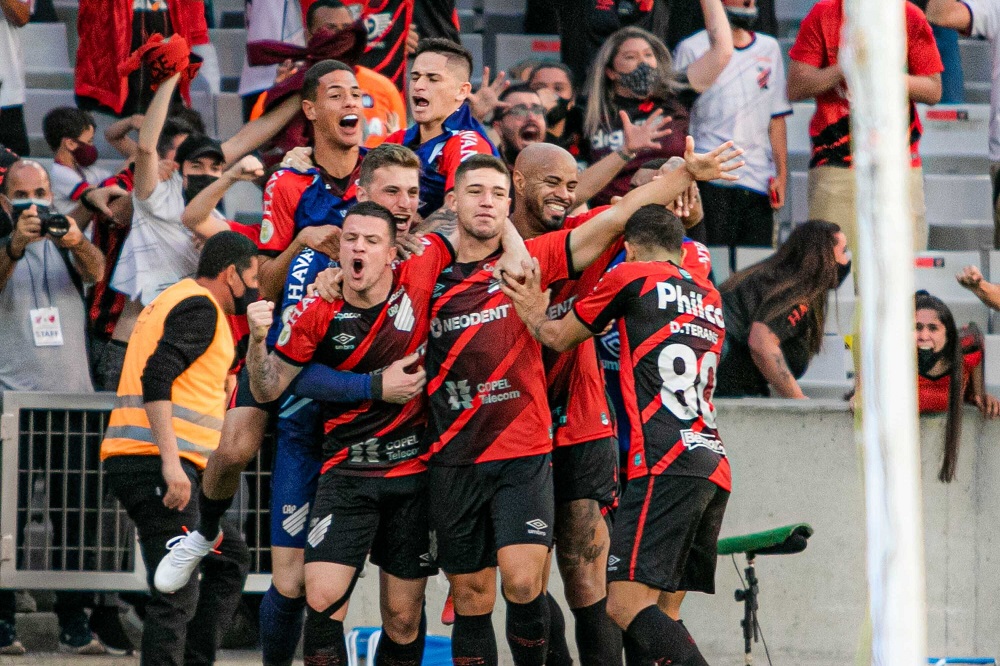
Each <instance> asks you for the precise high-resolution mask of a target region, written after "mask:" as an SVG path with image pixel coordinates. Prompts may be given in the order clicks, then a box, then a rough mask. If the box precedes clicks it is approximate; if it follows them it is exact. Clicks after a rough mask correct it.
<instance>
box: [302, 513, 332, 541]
mask: <svg viewBox="0 0 1000 666" xmlns="http://www.w3.org/2000/svg"><path fill="white" fill-rule="evenodd" d="M332 522H333V514H328V515H327V516H326V517H325V518H323V519H321V520H319V519H316V518H313V520H312V521H311V529H310V530H309V536H308V537H307V538H306V541H308V542H309V545H310V546H312V547H313V548H315V547H316V546H318V545H320V544H321V543H323V539H325V538H326V533H327V532H328V531H329V529H330V523H332Z"/></svg>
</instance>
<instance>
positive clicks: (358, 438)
mask: <svg viewBox="0 0 1000 666" xmlns="http://www.w3.org/2000/svg"><path fill="white" fill-rule="evenodd" d="M395 233H396V224H395V219H394V218H393V216H392V214H391V213H390V212H389V211H388V210H387V209H385V208H383V207H382V206H379V205H378V204H375V203H371V202H363V203H360V204H358V205H357V206H356V207H355V208H353V209H352V211H351V212H350V213H348V216H347V218H346V219H345V221H344V233H343V235H342V237H341V248H340V250H341V256H342V262H343V264H344V270H343V276H344V285H343V296H344V298H343V299H341V300H336V301H334V302H327V301H325V300H322V299H319V298H307V299H305V300H304V301H302V303H301V304H300V305H299V307H298V308H297V309H296V311H295V312H294V314H293V315H292V316H291V317H290V318H289V319H288V321H287V322H286V324H285V326H284V327H283V329H282V331H281V334H280V335H279V337H278V341H277V345H276V347H275V351H274V353H273V354H268V353H267V345H266V335H267V330H268V328H269V326H270V323H271V316H272V311H273V305H272V304H270V303H267V302H263V301H262V302H259V303H257V304H254V305H253V306H252V307H251V308H250V309H249V310H248V317H249V318H250V321H251V328H252V336H253V339H252V343H251V347H250V353H249V358H248V368H249V370H250V383H251V388H252V390H253V392H254V395H255V397H256V398H257V399H258V400H259V401H261V402H268V401H270V400H273V399H275V398H276V397H277V396H278V395H280V394H281V392H282V391H284V390H285V389H286V388H287V387H288V386H289V384H290V383H291V382H292V380H293V379H294V378H295V376H297V375H298V373H299V371H300V369H301V367H302V366H303V365H305V364H306V363H308V362H310V361H316V362H318V363H322V364H324V365H326V366H328V367H331V368H334V369H337V370H342V371H352V372H356V373H369V374H371V375H372V376H373V380H374V381H373V384H374V388H373V393H374V394H376V396H377V398H378V399H372V400H364V401H360V402H355V403H340V404H338V403H326V404H324V406H323V418H324V420H325V427H324V431H325V438H324V442H323V449H324V456H325V457H326V459H327V460H326V463H325V465H324V466H323V475H322V476H321V478H320V482H319V486H318V488H317V491H316V499H315V501H314V503H313V508H312V512H311V519H310V523H309V525H310V532H309V535H308V538H307V545H306V553H305V561H306V567H305V578H306V597H307V601H308V605H309V609H308V617H307V621H306V634H305V657H306V660H307V661H308V660H310V659H311V658H314V657H318V656H342V657H343V659H344V661H343V662H335V663H346V645H345V644H344V639H343V625H342V622H343V619H344V617H345V616H346V613H347V602H348V599H349V597H350V594H351V590H352V589H353V586H354V583H355V581H356V579H357V575H358V573H359V572H360V570H361V568H362V567H363V565H364V561H365V558H366V557H367V556H368V554H369V552H371V555H372V561H373V562H374V563H376V564H377V565H379V566H380V567H381V568H382V584H383V586H384V587H383V596H382V598H383V599H384V600H385V603H386V605H385V606H384V607H383V618H384V620H385V627H384V629H385V634H384V637H383V640H385V641H386V642H385V644H384V646H383V645H381V644H380V648H379V651H380V654H381V655H383V657H385V658H386V659H389V658H390V657H393V658H398V659H399V662H396V661H391V663H407V662H408V661H409V660H410V659H412V658H413V657H414V655H415V657H416V661H419V657H420V655H421V654H422V643H423V636H422V634H421V632H420V631H419V628H420V626H421V614H422V609H423V595H424V584H425V582H426V576H427V575H428V574H429V573H433V568H432V560H431V557H430V554H429V553H430V544H429V540H428V539H429V534H428V527H427V510H426V501H427V495H426V493H425V492H424V485H425V476H426V475H424V474H423V472H424V471H425V469H426V455H425V453H426V448H427V444H426V442H425V441H423V437H422V435H423V430H424V425H425V422H426V412H425V409H424V405H425V399H424V396H423V391H422V389H423V386H424V372H423V370H422V369H418V370H416V371H415V372H406V371H404V368H407V367H409V366H412V365H415V364H416V363H417V362H418V357H419V356H418V355H419V352H420V351H421V350H422V348H423V347H424V344H425V341H426V338H427V329H428V315H427V310H428V307H429V302H430V298H431V294H432V292H433V289H434V280H435V276H436V275H437V274H438V273H439V272H440V271H441V270H442V268H444V267H445V266H447V265H448V264H450V263H451V261H452V260H453V253H452V251H451V249H450V246H449V244H448V243H447V242H446V241H445V240H443V239H442V238H440V237H438V236H429V237H427V238H426V239H425V240H424V243H425V245H426V247H425V250H424V252H423V253H422V254H421V255H419V256H414V257H412V258H410V259H409V260H407V261H405V262H402V263H400V264H399V265H398V266H397V268H396V269H395V270H393V269H392V265H393V263H394V260H395V256H396V250H395V245H394V243H395ZM373 397H375V396H373ZM386 639H388V640H386ZM411 653H413V654H411Z"/></svg>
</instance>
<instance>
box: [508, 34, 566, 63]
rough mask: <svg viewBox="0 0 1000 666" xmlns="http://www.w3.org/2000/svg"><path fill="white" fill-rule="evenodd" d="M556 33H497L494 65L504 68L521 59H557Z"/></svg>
mask: <svg viewBox="0 0 1000 666" xmlns="http://www.w3.org/2000/svg"><path fill="white" fill-rule="evenodd" d="M559 57H560V56H559V36H558V35H497V36H496V66H497V68H498V69H502V70H506V69H508V68H509V67H513V66H514V65H516V64H517V63H519V62H521V61H523V60H559Z"/></svg>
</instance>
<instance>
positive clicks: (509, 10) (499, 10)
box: [483, 0, 527, 17]
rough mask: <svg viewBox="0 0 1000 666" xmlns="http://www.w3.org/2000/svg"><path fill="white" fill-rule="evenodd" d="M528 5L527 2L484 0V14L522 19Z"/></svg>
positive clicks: (519, 0) (523, 0)
mask: <svg viewBox="0 0 1000 666" xmlns="http://www.w3.org/2000/svg"><path fill="white" fill-rule="evenodd" d="M526 5H527V3H526V0H483V14H486V15H495V16H517V17H522V16H524V12H525V9H526Z"/></svg>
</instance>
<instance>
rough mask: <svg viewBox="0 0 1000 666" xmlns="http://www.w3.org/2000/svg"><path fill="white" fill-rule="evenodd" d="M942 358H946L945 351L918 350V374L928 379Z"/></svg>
mask: <svg viewBox="0 0 1000 666" xmlns="http://www.w3.org/2000/svg"><path fill="white" fill-rule="evenodd" d="M942 358H944V350H943V349H942V350H941V351H934V350H933V349H917V372H918V373H919V374H921V375H923V376H924V377H926V376H927V375H928V374H930V371H931V370H932V369H933V368H934V366H935V365H937V362H938V361H940V360H941V359H942Z"/></svg>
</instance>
